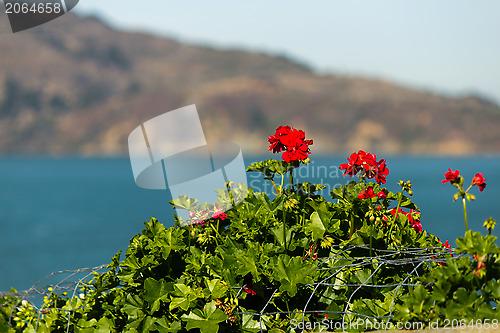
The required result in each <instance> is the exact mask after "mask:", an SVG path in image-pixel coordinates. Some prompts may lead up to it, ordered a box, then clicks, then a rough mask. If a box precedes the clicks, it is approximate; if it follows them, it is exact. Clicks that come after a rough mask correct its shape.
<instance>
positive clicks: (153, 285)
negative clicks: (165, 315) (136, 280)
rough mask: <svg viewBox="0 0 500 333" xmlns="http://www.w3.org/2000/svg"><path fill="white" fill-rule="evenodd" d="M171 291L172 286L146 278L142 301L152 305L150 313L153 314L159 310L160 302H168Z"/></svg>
mask: <svg viewBox="0 0 500 333" xmlns="http://www.w3.org/2000/svg"><path fill="white" fill-rule="evenodd" d="M172 291H173V284H172V283H171V282H166V281H165V280H163V279H161V280H160V281H156V280H155V279H153V278H147V279H146V281H144V292H145V293H144V299H145V300H146V301H147V302H148V303H150V304H153V306H152V309H151V311H152V312H155V311H157V310H158V309H159V306H160V302H159V301H160V300H161V301H168V299H169V293H170V292H172Z"/></svg>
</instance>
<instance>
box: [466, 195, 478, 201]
mask: <svg viewBox="0 0 500 333" xmlns="http://www.w3.org/2000/svg"><path fill="white" fill-rule="evenodd" d="M467 199H469V200H476V196H475V195H474V194H469V193H467Z"/></svg>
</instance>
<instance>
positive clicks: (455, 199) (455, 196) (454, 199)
mask: <svg viewBox="0 0 500 333" xmlns="http://www.w3.org/2000/svg"><path fill="white" fill-rule="evenodd" d="M458 199H460V193H455V195H454V196H453V201H457V200H458Z"/></svg>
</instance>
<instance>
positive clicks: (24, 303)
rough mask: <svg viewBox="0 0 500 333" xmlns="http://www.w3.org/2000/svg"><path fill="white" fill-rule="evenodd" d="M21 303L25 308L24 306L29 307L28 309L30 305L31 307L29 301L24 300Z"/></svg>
mask: <svg viewBox="0 0 500 333" xmlns="http://www.w3.org/2000/svg"><path fill="white" fill-rule="evenodd" d="M21 303H22V304H23V306H24V307H25V308H27V307H28V305H29V303H28V301H27V300H25V299H23V301H22V302H21Z"/></svg>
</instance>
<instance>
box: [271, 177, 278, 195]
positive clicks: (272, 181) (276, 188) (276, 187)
mask: <svg viewBox="0 0 500 333" xmlns="http://www.w3.org/2000/svg"><path fill="white" fill-rule="evenodd" d="M271 183H273V186H274V190H275V191H276V195H277V196H279V195H280V190H279V189H278V186H276V183H275V182H274V180H272V179H271Z"/></svg>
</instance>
